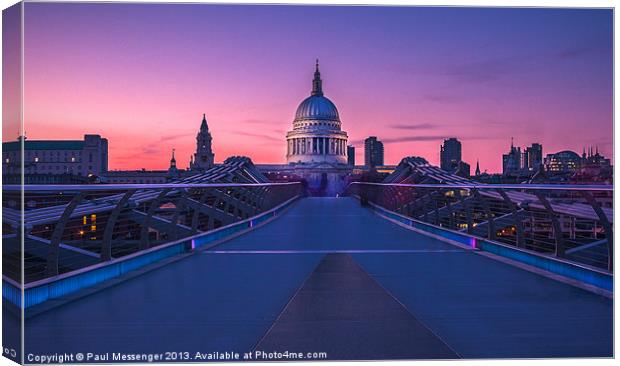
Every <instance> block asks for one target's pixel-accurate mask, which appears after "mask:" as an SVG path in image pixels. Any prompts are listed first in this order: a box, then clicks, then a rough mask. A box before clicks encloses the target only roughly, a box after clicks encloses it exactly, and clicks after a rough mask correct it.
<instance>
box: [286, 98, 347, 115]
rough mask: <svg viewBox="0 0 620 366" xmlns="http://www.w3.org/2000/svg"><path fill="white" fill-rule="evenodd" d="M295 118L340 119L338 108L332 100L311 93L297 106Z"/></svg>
mask: <svg viewBox="0 0 620 366" xmlns="http://www.w3.org/2000/svg"><path fill="white" fill-rule="evenodd" d="M295 120H296V121H302V120H330V121H340V117H339V116H338V109H336V106H335V105H334V103H332V101H331V100H329V99H327V98H326V97H324V96H323V95H322V94H321V95H311V96H309V97H308V98H306V99H304V101H303V102H301V103H300V104H299V107H297V112H296V113H295Z"/></svg>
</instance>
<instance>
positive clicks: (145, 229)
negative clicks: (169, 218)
mask: <svg viewBox="0 0 620 366" xmlns="http://www.w3.org/2000/svg"><path fill="white" fill-rule="evenodd" d="M170 190H171V188H165V189H164V190H162V191H161V192H160V193H159V195H157V197H156V198H155V199H154V200H153V201H152V202H151V204H150V205H149V208H148V210H147V212H146V216H145V217H144V221H142V228H141V230H140V250H144V249H148V248H149V247H150V239H149V227H150V226H149V225H150V222H151V218H152V217H153V215H155V210H156V209H157V207H158V206H159V203H160V202H161V200H162V199H163V198H164V197H165V196H166V195H167V194H168V192H170Z"/></svg>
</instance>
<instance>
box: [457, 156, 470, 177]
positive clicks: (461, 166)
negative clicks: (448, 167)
mask: <svg viewBox="0 0 620 366" xmlns="http://www.w3.org/2000/svg"><path fill="white" fill-rule="evenodd" d="M454 174H456V175H458V176H461V177H463V178H469V177H471V166H470V165H469V164H468V163H466V162H464V161H462V160H461V161H459V163H458V164H457V167H456V170H455V171H454Z"/></svg>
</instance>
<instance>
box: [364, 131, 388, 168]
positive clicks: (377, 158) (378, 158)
mask: <svg viewBox="0 0 620 366" xmlns="http://www.w3.org/2000/svg"><path fill="white" fill-rule="evenodd" d="M364 164H366V166H367V167H369V168H372V167H376V166H379V165H383V142H381V141H379V140H377V137H376V136H370V137H368V138H367V139H366V140H364Z"/></svg>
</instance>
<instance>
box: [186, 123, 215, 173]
mask: <svg viewBox="0 0 620 366" xmlns="http://www.w3.org/2000/svg"><path fill="white" fill-rule="evenodd" d="M214 158H215V155H214V154H213V151H212V150H211V133H210V132H209V126H208V125H207V117H206V115H204V114H203V115H202V123H201V124H200V131H198V134H197V135H196V153H195V154H194V162H193V163H192V164H191V169H192V170H207V169H209V168H211V167H213V160H214Z"/></svg>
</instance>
